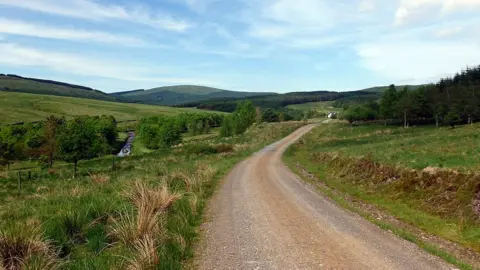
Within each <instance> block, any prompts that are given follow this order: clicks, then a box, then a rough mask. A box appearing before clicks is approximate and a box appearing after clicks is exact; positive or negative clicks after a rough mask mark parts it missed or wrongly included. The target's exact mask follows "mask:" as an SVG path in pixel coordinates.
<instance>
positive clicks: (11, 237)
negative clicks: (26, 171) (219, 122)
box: [0, 123, 303, 269]
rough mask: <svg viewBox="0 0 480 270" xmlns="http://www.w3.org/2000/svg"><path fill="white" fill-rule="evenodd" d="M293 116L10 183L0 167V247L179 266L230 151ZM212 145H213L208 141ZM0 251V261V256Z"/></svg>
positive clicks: (14, 261) (37, 257) (32, 254)
mask: <svg viewBox="0 0 480 270" xmlns="http://www.w3.org/2000/svg"><path fill="white" fill-rule="evenodd" d="M301 125H303V124H302V123H281V124H267V125H260V126H254V127H252V128H251V129H250V130H249V131H248V132H247V133H246V134H244V135H241V136H237V137H233V138H225V139H220V138H210V139H205V138H202V140H201V142H199V141H195V140H192V141H189V142H188V143H185V144H184V145H182V146H181V147H175V148H173V149H172V150H171V151H167V152H165V151H164V152H162V151H157V152H152V153H148V154H144V155H135V156H132V157H128V158H125V159H121V160H118V161H117V162H116V167H115V170H112V160H111V158H101V159H96V160H91V161H86V162H83V163H82V164H80V172H79V175H80V176H79V177H78V178H76V179H71V174H72V172H71V166H70V165H65V166H60V167H57V168H56V169H54V170H50V171H43V172H39V173H38V175H35V176H34V177H33V180H27V181H24V182H23V185H22V190H21V193H18V190H17V179H16V175H14V174H13V173H8V172H0V205H1V206H0V257H1V258H2V261H3V266H4V267H6V268H7V269H8V268H9V267H23V268H27V269H125V268H129V269H146V268H159V269H179V268H182V263H183V262H184V261H185V260H186V259H188V258H190V257H191V256H192V252H193V251H192V244H193V243H194V241H195V239H196V237H197V226H198V225H200V224H201V221H202V211H203V209H204V206H205V204H206V201H207V199H208V198H209V197H210V196H211V195H212V193H213V191H214V190H215V187H216V185H217V183H218V181H219V180H220V179H222V177H223V176H224V175H225V174H226V173H227V172H228V171H229V170H230V169H231V168H232V166H234V165H235V164H236V163H237V162H238V161H240V160H242V159H243V158H245V157H247V156H248V155H250V154H251V153H253V152H254V151H257V150H259V149H261V148H262V147H263V146H265V145H267V144H270V143H272V142H274V141H276V140H278V139H280V138H282V137H284V136H286V135H287V134H289V133H291V132H293V131H294V130H295V129H296V128H298V127H300V126H301ZM212 149H213V150H212ZM2 261H0V262H2Z"/></svg>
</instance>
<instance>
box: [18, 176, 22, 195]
mask: <svg viewBox="0 0 480 270" xmlns="http://www.w3.org/2000/svg"><path fill="white" fill-rule="evenodd" d="M21 192H22V173H21V172H20V171H19V172H18V195H20V193H21Z"/></svg>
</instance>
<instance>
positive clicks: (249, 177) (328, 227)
mask: <svg viewBox="0 0 480 270" xmlns="http://www.w3.org/2000/svg"><path fill="white" fill-rule="evenodd" d="M312 128H313V125H309V126H305V127H303V128H301V129H299V130H297V131H296V132H294V133H293V134H291V135H290V136H288V137H286V138H285V139H283V140H281V141H280V142H278V143H275V144H273V145H271V146H268V147H266V148H265V149H263V150H262V151H260V152H258V153H257V154H255V155H254V156H252V157H250V158H249V159H247V160H245V161H243V162H242V163H240V164H238V165H237V166H236V167H235V168H234V169H233V171H232V172H231V173H230V174H229V175H228V176H227V177H226V179H225V180H224V183H223V184H222V187H221V188H220V190H219V191H218V192H217V193H216V195H215V196H214V198H213V199H212V202H211V204H210V207H209V210H208V213H207V223H206V224H204V225H203V228H202V230H203V233H204V238H203V239H202V241H201V243H200V245H199V248H198V251H197V257H196V258H197V260H196V262H195V266H196V267H198V268H199V269H422V270H425V269H455V268H454V267H453V266H451V265H449V264H447V263H445V262H444V261H442V260H441V259H439V258H437V257H434V256H432V255H430V254H428V253H427V252H425V251H423V250H422V249H420V248H418V247H417V246H415V245H414V244H412V243H410V242H407V241H405V240H402V239H400V238H398V237H396V236H394V235H393V234H391V233H389V232H386V231H384V230H382V229H380V228H378V227H376V226H374V225H373V224H371V223H369V222H368V221H366V220H364V219H362V218H361V217H359V216H358V215H355V214H353V213H351V212H348V211H346V210H344V209H342V208H341V207H339V206H337V205H336V204H335V203H333V202H331V201H330V200H328V199H326V198H324V197H323V195H321V194H319V193H318V192H316V191H314V190H313V189H312V188H310V187H309V186H308V185H306V184H304V183H303V182H302V180H300V179H299V178H298V176H296V175H295V174H293V173H292V172H291V171H290V170H289V169H288V168H287V167H286V166H284V165H283V163H282V161H281V156H282V154H283V152H284V151H285V150H286V148H287V147H288V146H289V145H290V144H292V143H294V142H295V141H296V140H298V139H299V138H300V137H301V136H302V135H304V134H305V133H307V132H308V131H310V130H311V129H312Z"/></svg>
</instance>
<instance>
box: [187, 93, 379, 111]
mask: <svg viewBox="0 0 480 270" xmlns="http://www.w3.org/2000/svg"><path fill="white" fill-rule="evenodd" d="M372 95H374V96H376V97H377V98H378V97H379V96H378V94H376V93H370V92H365V91H352V92H330V91H314V92H292V93H286V94H273V95H264V96H253V97H249V98H248V100H250V101H251V102H252V103H253V105H254V106H255V107H260V108H261V109H263V110H265V109H269V108H270V109H274V110H282V108H285V107H286V106H288V105H293V104H303V103H308V102H318V101H333V100H338V99H342V98H352V99H354V98H361V97H364V96H365V97H371V96H372ZM243 100H245V98H217V99H210V100H205V101H198V102H190V103H187V104H183V105H179V107H196V108H199V109H205V110H215V111H222V112H234V111H235V109H236V108H237V104H238V103H239V102H242V101H243Z"/></svg>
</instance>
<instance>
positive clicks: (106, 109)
mask: <svg viewBox="0 0 480 270" xmlns="http://www.w3.org/2000/svg"><path fill="white" fill-rule="evenodd" d="M0 107H1V108H2V110H0V119H1V123H2V124H4V123H7V124H11V123H16V122H33V121H39V120H43V119H45V118H46V117H48V116H49V115H52V114H54V115H63V116H66V117H67V118H71V117H73V116H75V115H91V116H94V115H113V116H114V117H115V118H116V119H117V120H118V121H125V120H137V119H139V118H142V117H145V116H153V115H159V114H166V115H175V114H178V113H181V112H192V111H198V110H196V109H181V108H172V107H161V106H154V105H144V104H130V103H119V102H109V101H100V100H92V99H84V98H72V97H59V96H50V95H36V94H27V93H12V92H0Z"/></svg>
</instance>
